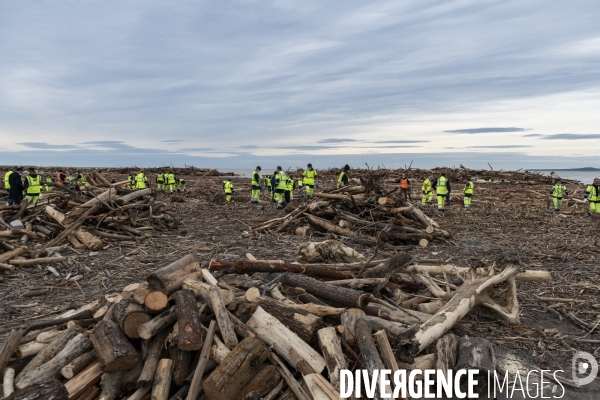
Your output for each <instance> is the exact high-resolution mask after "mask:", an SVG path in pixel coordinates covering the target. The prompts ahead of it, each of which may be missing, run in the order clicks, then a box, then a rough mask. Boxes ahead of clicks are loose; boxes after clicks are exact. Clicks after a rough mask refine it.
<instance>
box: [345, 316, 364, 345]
mask: <svg viewBox="0 0 600 400" xmlns="http://www.w3.org/2000/svg"><path fill="white" fill-rule="evenodd" d="M365 315H366V314H365V312H364V311H363V310H361V309H360V308H350V309H348V311H346V312H345V313H343V314H342V317H341V320H342V326H343V327H344V334H343V337H344V340H345V341H346V342H348V343H351V344H354V343H356V334H355V332H354V324H356V321H358V319H359V318H362V317H364V316H365Z"/></svg>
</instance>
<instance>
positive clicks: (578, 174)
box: [220, 169, 600, 184]
mask: <svg viewBox="0 0 600 400" xmlns="http://www.w3.org/2000/svg"><path fill="white" fill-rule="evenodd" d="M220 171H221V172H233V173H234V174H235V176H237V177H240V178H248V179H250V177H252V172H253V171H254V170H253V169H227V170H225V169H223V170H220ZM529 171H531V172H536V170H533V169H531V170H529ZM537 172H539V173H541V174H543V175H550V173H551V172H552V171H551V170H538V171H537ZM554 172H555V173H556V174H557V175H558V176H560V177H561V178H564V179H569V180H576V181H580V182H581V183H584V184H590V183H592V181H593V180H594V178H600V171H580V170H556V171H554ZM271 174H273V171H271V170H270V169H269V170H267V169H263V170H262V171H261V175H271Z"/></svg>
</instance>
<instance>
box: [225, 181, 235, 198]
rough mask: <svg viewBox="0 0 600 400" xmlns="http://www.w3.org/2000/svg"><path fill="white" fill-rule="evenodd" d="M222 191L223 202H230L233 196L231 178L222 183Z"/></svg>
mask: <svg viewBox="0 0 600 400" xmlns="http://www.w3.org/2000/svg"><path fill="white" fill-rule="evenodd" d="M223 191H224V192H225V201H231V196H232V195H233V183H232V182H231V178H228V179H226V180H224V181H223Z"/></svg>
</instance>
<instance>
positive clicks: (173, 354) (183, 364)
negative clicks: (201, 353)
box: [169, 346, 192, 386]
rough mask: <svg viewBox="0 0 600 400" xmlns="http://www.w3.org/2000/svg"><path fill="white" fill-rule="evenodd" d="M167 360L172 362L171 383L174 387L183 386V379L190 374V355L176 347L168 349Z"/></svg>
mask: <svg viewBox="0 0 600 400" xmlns="http://www.w3.org/2000/svg"><path fill="white" fill-rule="evenodd" d="M169 358H170V359H171V360H173V382H174V383H175V386H181V385H183V384H185V379H186V378H187V376H188V375H189V374H190V372H192V370H191V367H192V353H191V352H189V351H183V350H180V349H179V347H177V346H171V347H169Z"/></svg>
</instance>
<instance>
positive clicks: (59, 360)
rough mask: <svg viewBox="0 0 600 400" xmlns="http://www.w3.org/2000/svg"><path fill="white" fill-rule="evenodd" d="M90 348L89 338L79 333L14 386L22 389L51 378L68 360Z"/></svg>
mask: <svg viewBox="0 0 600 400" xmlns="http://www.w3.org/2000/svg"><path fill="white" fill-rule="evenodd" d="M91 348H92V343H91V341H90V339H89V338H88V337H87V336H85V335H83V334H81V333H79V334H77V336H75V337H74V338H73V339H71V340H70V341H69V342H68V343H67V344H66V346H65V347H64V348H63V349H62V350H61V351H60V352H59V353H58V354H57V355H56V356H54V357H53V358H52V359H51V360H50V361H48V362H47V363H45V364H43V365H41V366H40V367H38V368H36V369H34V370H32V371H30V372H28V373H26V374H24V375H22V376H21V378H20V379H19V381H18V382H17V384H16V385H15V387H16V388H17V389H18V390H22V389H24V388H26V387H27V386H30V385H32V384H34V383H38V382H43V381H47V380H50V379H52V378H53V377H54V376H55V375H56V374H57V373H58V371H60V369H61V368H62V367H64V366H65V365H67V364H68V363H69V362H71V361H73V360H74V359H75V358H77V357H79V356H80V355H82V354H84V353H86V352H88V351H89V350H91Z"/></svg>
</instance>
